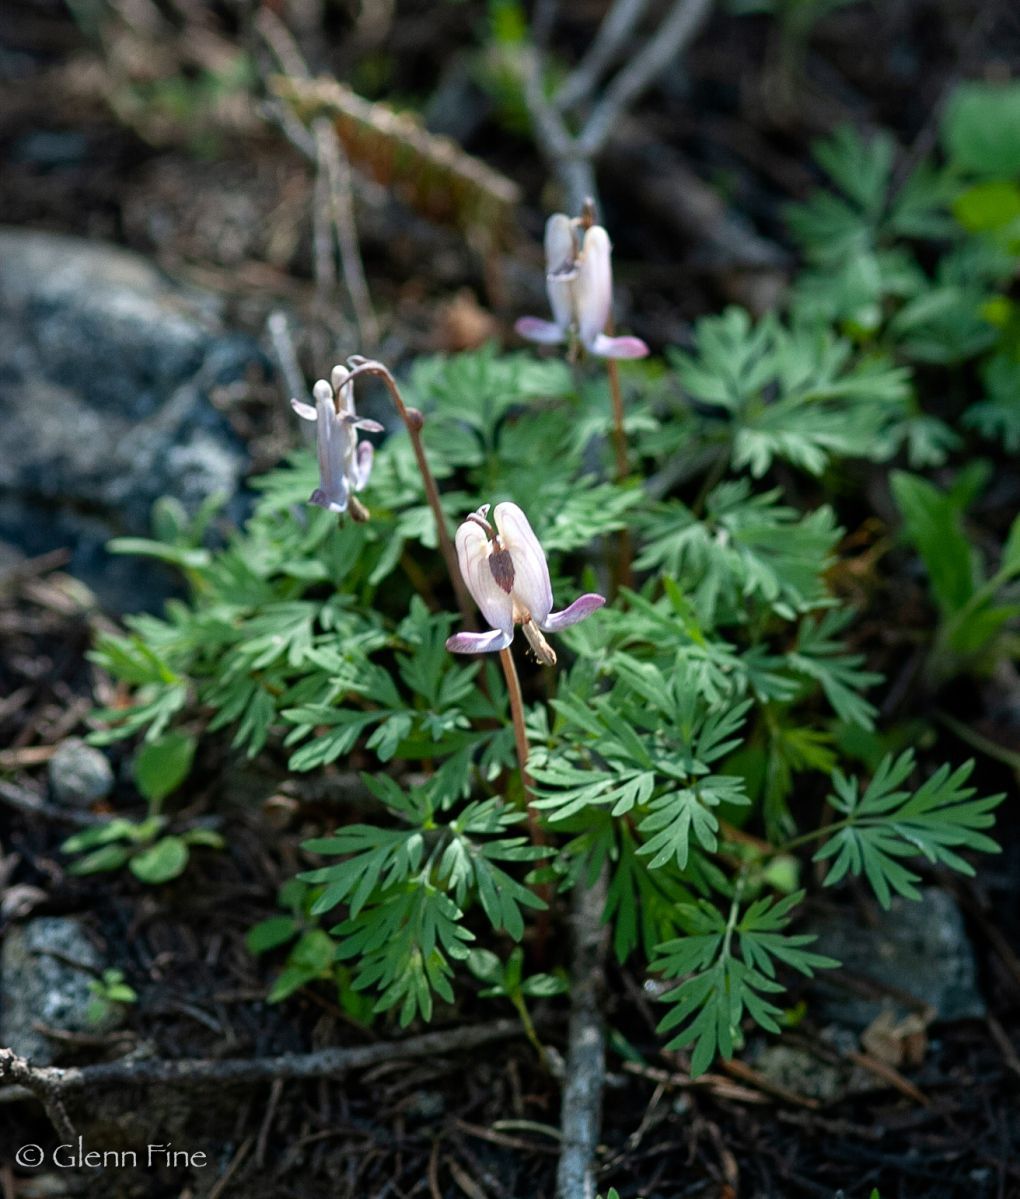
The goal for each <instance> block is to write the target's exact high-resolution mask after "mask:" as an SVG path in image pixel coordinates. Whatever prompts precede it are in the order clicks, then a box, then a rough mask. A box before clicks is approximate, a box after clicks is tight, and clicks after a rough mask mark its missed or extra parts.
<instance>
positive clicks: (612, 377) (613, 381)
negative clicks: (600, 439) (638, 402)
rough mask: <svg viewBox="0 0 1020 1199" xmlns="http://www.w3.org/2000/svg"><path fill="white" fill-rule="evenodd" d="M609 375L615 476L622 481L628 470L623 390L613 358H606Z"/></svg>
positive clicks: (618, 370)
mask: <svg viewBox="0 0 1020 1199" xmlns="http://www.w3.org/2000/svg"><path fill="white" fill-rule="evenodd" d="M606 373H607V374H608V375H609V395H610V397H611V398H612V401H613V445H614V446H615V448H616V478H617V481H618V482H622V481H623V480H624V479H625V478H626V477H627V475H628V473H629V471H630V465H629V463H628V462H627V435H626V433H624V431H623V392H622V391H621V390H620V368H619V367H618V366H617V365H616V359H615V358H607V359H606Z"/></svg>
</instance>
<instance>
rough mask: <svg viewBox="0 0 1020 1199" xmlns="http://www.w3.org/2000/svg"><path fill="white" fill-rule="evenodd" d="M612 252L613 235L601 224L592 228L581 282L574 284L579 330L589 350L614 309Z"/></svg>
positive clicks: (583, 255) (583, 254) (585, 247)
mask: <svg viewBox="0 0 1020 1199" xmlns="http://www.w3.org/2000/svg"><path fill="white" fill-rule="evenodd" d="M611 252H612V247H611V246H610V244H609V234H608V233H607V232H606V231H605V229H603V228H602V226H601V225H592V227H591V228H590V229H589V230H588V232H587V233H585V235H584V245H583V247H582V251H581V261H580V264H579V266H578V270H577V282H576V283H575V285H574V286H575V288H576V296H577V329H578V333H579V335H580V338H581V344H582V345H584V346H587V347H591V346H592V345H593V344H594V342H595V339H596V338H597V337H598V336H599V334H600V333H604V332H605V329H606V324H607V323H608V321H609V313H610V310H611V308H612V306H613V268H612V266H611V265H610V261H609V259H610V254H611Z"/></svg>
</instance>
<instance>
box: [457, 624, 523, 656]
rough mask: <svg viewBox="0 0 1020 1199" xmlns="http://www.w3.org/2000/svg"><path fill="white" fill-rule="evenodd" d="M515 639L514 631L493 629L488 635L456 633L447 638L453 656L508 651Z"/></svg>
mask: <svg viewBox="0 0 1020 1199" xmlns="http://www.w3.org/2000/svg"><path fill="white" fill-rule="evenodd" d="M513 639H514V634H513V630H512V629H511V630H510V632H507V630H506V629H492V630H491V631H490V632H488V633H454V635H453V636H452V637H447V639H446V648H447V649H448V650H449V651H450V653H451V654H491V653H494V652H495V651H497V650H501V649H506V647H507V646H508V645H509V644H510V642H511V641H513Z"/></svg>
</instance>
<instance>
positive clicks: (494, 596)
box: [446, 503, 606, 666]
mask: <svg viewBox="0 0 1020 1199" xmlns="http://www.w3.org/2000/svg"><path fill="white" fill-rule="evenodd" d="M488 511H489V505H488V504H485V505H484V506H483V507H481V508H479V509H478V511H477V512H473V513H472V514H471V515H470V516H469V517H468V518H467V520H465V521H464V523H463V524H462V525H461V526H460V528H459V529H458V530H457V560H458V562H459V563H460V572H461V575H462V577H463V579H464V582H465V583H466V584H467V589H468V591H470V592H471V594H472V596H473V597H474V600H475V603H476V604H477V605H478V607H479V608H480V609H481V612H482V615H483V616H484V617H485V619H486V620H487V621H488V622H489V624H490V625H491V626H492V629H491V630H490V631H489V632H488V633H456V634H454V636H452V637H451V638H450V639H449V640H448V641H447V643H446V648H447V649H448V650H451V651H452V652H453V653H455V654H480V653H489V652H491V651H493V650H502V649H506V647H507V646H508V645H509V644H510V642H511V641H512V640H513V637H514V626H515V625H521V626H522V628H523V629H524V635H525V636H526V637H527V639H528V641H529V642H530V644H531V648H532V649H533V650H534V651H535V656H536V657H537V658H538V660H539V661H540V662H542V663H543V664H544V665H546V666H555V664H556V653H555V651H554V650H553V648H552V646H550V645H549V643H548V642H547V641H546V639H545V638H544V637H543V636H542V632H543V631H544V632H546V633H555V632H558V631H559V630H560V629H565V628H567V626H568V625H572V624H577V622H578V621H579V620H584V618H585V617H586V616H590V615H591V614H592V613H593V612H595V611H596V610H597V609H599V608H601V607H602V605H603V604H604V603H605V602H606V601H605V599H604V598H603V597H602V596H601V595H593V594H588V595H582V596H581V597H580V598H579V599H576V600H574V602H573V603H572V604H571V605H570V607H569V608H565V609H564V610H563V611H562V612H553V611H552V605H553V597H552V584H551V583H550V581H549V567H548V565H547V564H546V560H545V554H544V552H543V550H542V547H541V545H540V544H539V541H538V538H537V537H536V536H535V533H534V530H533V529H532V527H531V525H530V524H529V523H528V518H527V517H526V516H525V515H524V513H523V512H522V511H521V510H520V508H518V507H517V505H516V504H509V503H506V504H497V505H496V509H495V511H494V512H493V520H494V521H495V526H496V527H495V529H493V527H492V525H491V524H490V523H489V521H488V520H486V514H487V513H488Z"/></svg>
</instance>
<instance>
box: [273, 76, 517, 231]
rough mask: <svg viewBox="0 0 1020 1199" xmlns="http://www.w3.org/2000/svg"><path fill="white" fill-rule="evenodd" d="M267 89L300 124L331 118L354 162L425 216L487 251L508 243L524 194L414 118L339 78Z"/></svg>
mask: <svg viewBox="0 0 1020 1199" xmlns="http://www.w3.org/2000/svg"><path fill="white" fill-rule="evenodd" d="M269 86H270V88H271V89H272V91H273V93H274V95H276V96H277V97H278V98H279V99H280V100H282V101H283V102H284V103H286V104H287V105H289V106H290V107H291V108H292V110H293V111H294V112H295V113H296V114H297V115H298V117H299V118H300V119H301V121H302V122H304V123H306V124H308V125H310V124H311V123H312V122H313V121H314V120H315V119H316V118H317V117H327V118H328V119H329V120H330V121H331V122H332V124H333V126H334V128H335V129H336V132H337V136H338V137H339V139H340V142H341V144H342V146H343V148H344V151H345V153H346V154H347V157H348V158H349V159H350V161H351V164H352V165H353V166H355V167H357V168H358V169H359V170H361V171H363V172H364V173H365V174H367V175H368V176H370V177H371V178H372V179H374V180H376V182H378V183H381V184H383V185H384V186H386V187H388V188H391V189H392V190H393V191H394V193H395V194H397V195H398V196H399V197H400V198H401V199H402V200H403V201H404V202H405V203H406V204H407V205H408V206H409V207H411V208H413V209H414V210H415V211H416V212H418V213H420V214H421V215H422V216H424V217H427V218H428V219H429V220H432V221H435V222H436V223H437V224H446V225H453V226H455V227H456V228H458V229H460V230H461V231H462V232H463V233H464V234H465V236H466V237H467V238H468V239H469V240H470V241H471V242H473V243H474V244H475V245H476V246H477V247H478V248H479V249H482V250H492V249H493V248H495V247H496V246H500V245H506V244H508V242H509V239H510V236H511V231H512V229H513V228H514V222H513V210H514V207H515V205H516V204H517V203H518V202H519V200H520V190H519V188H518V187H517V184H516V183H514V182H513V181H512V180H511V179H507V178H506V176H505V175H501V174H500V173H499V172H498V171H494V170H493V169H492V168H491V167H489V166H486V164H485V163H483V162H480V161H479V160H478V159H477V158H473V157H472V156H471V155H470V154H467V153H465V151H463V150H462V149H461V148H460V147H459V146H457V145H456V144H455V143H454V142H452V141H451V140H450V139H449V138H447V137H440V136H439V135H437V134H434V133H429V131H428V130H427V129H425V127H424V126H423V125H422V123H421V122H420V120H418V119H417V118H416V117H415V116H413V115H412V114H410V113H400V112H396V111H394V110H393V109H392V108H389V107H387V106H386V105H385V104H379V103H375V104H373V103H371V102H369V101H368V100H365V99H363V98H362V97H361V96H359V95H357V94H356V93H355V92H353V91H351V89H350V88H349V87H347V86H345V85H344V84H342V83H339V82H338V81H337V80H335V79H327V78H320V79H295V78H293V77H290V76H281V75H277V76H274V77H273V78H272V79H270V80H269Z"/></svg>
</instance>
